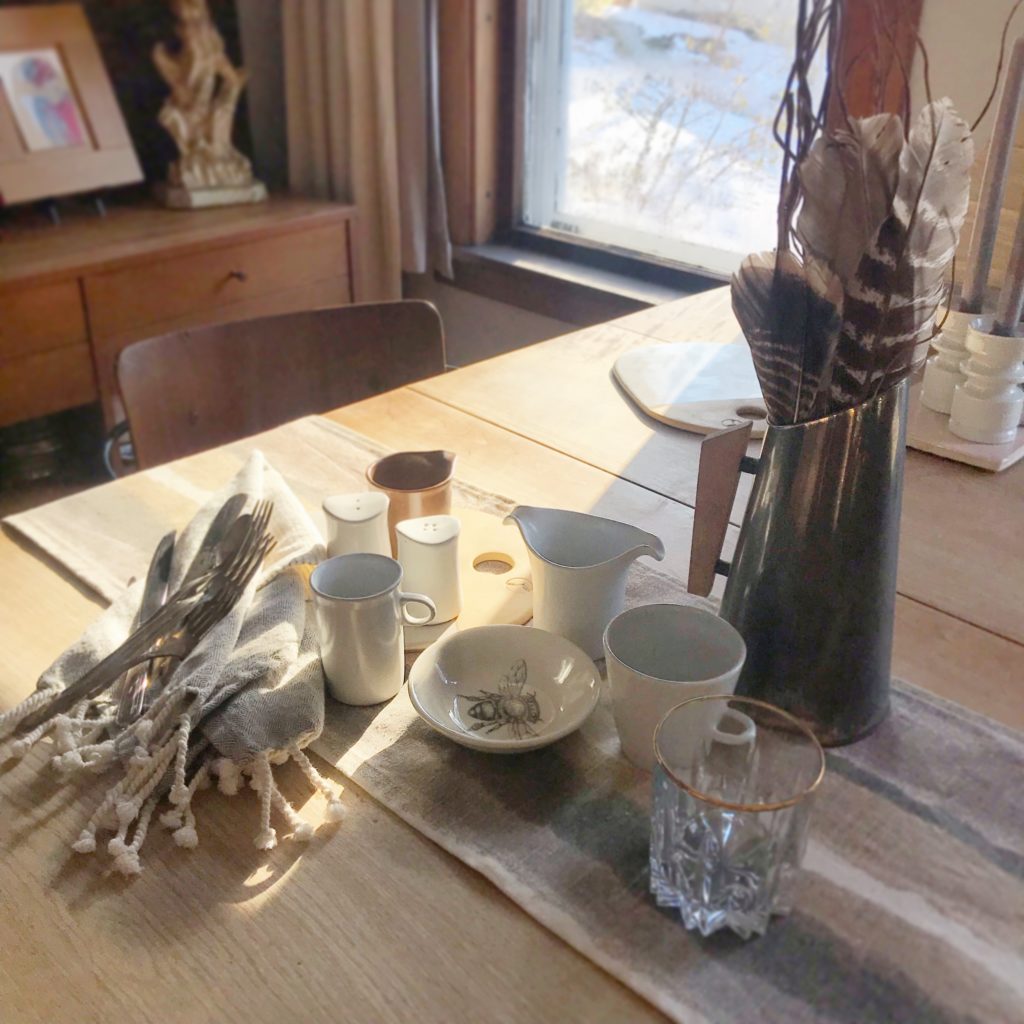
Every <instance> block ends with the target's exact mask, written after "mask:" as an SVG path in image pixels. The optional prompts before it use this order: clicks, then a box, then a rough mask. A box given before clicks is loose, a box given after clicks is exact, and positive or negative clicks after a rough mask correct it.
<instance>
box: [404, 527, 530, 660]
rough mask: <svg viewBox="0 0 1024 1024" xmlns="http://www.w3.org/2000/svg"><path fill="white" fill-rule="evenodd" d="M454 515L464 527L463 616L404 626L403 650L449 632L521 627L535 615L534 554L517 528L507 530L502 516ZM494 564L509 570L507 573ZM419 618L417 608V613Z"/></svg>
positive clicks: (414, 648) (420, 646)
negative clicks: (532, 570) (496, 569)
mask: <svg viewBox="0 0 1024 1024" xmlns="http://www.w3.org/2000/svg"><path fill="white" fill-rule="evenodd" d="M452 515H453V516H457V517H458V519H459V522H460V523H461V524H462V532H461V533H460V534H459V576H460V578H461V580H462V614H461V615H459V617H458V618H457V619H456V620H455V622H448V623H441V624H440V625H436V626H434V625H429V626H406V627H405V649H406V650H407V651H422V650H423V649H424V648H426V647H429V646H430V645H431V644H432V643H433V642H434V641H435V640H438V639H439V638H440V637H442V636H444V635H445V634H446V633H448V632H449V631H453V630H455V629H456V628H458V629H469V628H470V627H472V626H489V625H494V624H499V625H522V624H523V623H526V622H529V621H530V619H531V618H532V617H533V583H532V580H531V576H530V556H529V554H528V553H527V550H526V545H525V544H524V543H523V538H522V535H521V534H520V532H519V527H518V526H516V525H515V523H509V524H508V525H507V526H506V525H505V524H504V523H503V522H502V520H501V519H500V518H499V517H498V516H492V515H489V514H488V513H486V512H478V511H476V510H475V509H468V508H455V509H452ZM495 563H502V564H504V565H507V566H508V569H507V570H505V571H504V572H493V571H492V572H488V571H484V570H482V569H481V568H479V567H480V566H481V565H483V566H484V567H485V569H486V568H487V567H490V568H495V567H496V566H495ZM414 611H416V612H417V614H418V609H414Z"/></svg>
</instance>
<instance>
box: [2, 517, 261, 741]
mask: <svg viewBox="0 0 1024 1024" xmlns="http://www.w3.org/2000/svg"><path fill="white" fill-rule="evenodd" d="M272 510H273V505H272V504H271V503H270V502H259V503H258V504H257V506H256V508H255V509H254V510H253V513H252V517H251V519H249V522H248V523H246V524H245V528H244V536H238V535H233V536H232V541H233V543H232V547H233V548H234V550H233V552H231V554H230V555H229V556H226V557H225V558H223V559H222V561H221V563H220V565H218V566H217V568H216V569H214V570H213V571H211V572H209V573H207V574H204V575H203V576H202V577H197V578H196V579H195V580H193V581H192V582H191V583H190V584H189V585H188V586H187V587H185V588H183V589H182V590H181V591H179V592H178V593H177V594H175V596H174V598H172V599H171V600H170V601H168V603H167V604H166V605H164V606H163V608H161V609H160V611H158V612H157V613H156V614H155V615H154V616H153V617H152V618H151V619H149V620H148V621H147V622H146V623H144V624H143V625H142V626H141V627H140V628H139V629H138V630H136V631H135V632H134V633H133V634H132V635H131V636H129V637H128V639H127V640H125V642H124V643H123V644H121V646H120V647H118V648H117V650H115V651H113V652H112V653H111V654H109V655H107V657H106V658H104V659H103V660H102V661H101V662H99V664H97V665H94V666H93V667H92V668H91V669H90V670H89V671H88V672H86V674H85V675H84V676H82V677H81V678H80V679H77V680H76V681H75V682H74V683H71V684H70V685H69V686H67V687H65V688H64V689H63V690H62V691H61V692H60V693H58V694H57V695H56V696H55V697H54V698H53V700H51V701H49V702H48V703H46V704H44V705H43V706H42V707H40V708H38V709H37V710H36V711H34V712H32V714H30V715H27V716H26V717H25V718H23V719H22V720H21V722H19V723H18V726H17V727H16V729H15V733H16V734H18V735H23V734H24V733H27V732H30V731H31V730H32V729H35V728H36V727H37V726H39V725H42V724H43V723H44V722H46V721H49V719H50V718H52V717H53V716H54V715H58V714H61V713H63V712H65V711H68V710H70V709H71V708H72V707H74V706H75V705H76V704H78V703H79V702H80V701H83V700H90V699H92V698H93V697H96V696H98V695H99V694H100V693H102V692H103V691H104V690H105V689H106V688H107V687H109V686H110V685H111V683H113V682H114V681H115V680H116V679H118V678H119V677H120V676H121V674H122V673H124V672H126V671H127V670H128V669H129V668H131V667H132V666H133V665H138V664H141V663H143V662H145V661H148V660H149V659H151V658H153V657H162V656H164V655H165V654H166V655H167V656H168V657H175V658H178V659H180V658H182V657H184V656H185V654H187V653H188V651H190V650H191V649H192V647H194V646H195V644H196V643H197V642H198V640H199V638H201V637H202V635H203V633H205V632H206V631H207V630H209V629H210V627H211V626H213V625H214V624H215V623H216V622H218V621H219V620H220V619H221V618H223V617H224V616H225V615H226V614H227V613H228V611H230V609H231V607H232V606H233V605H234V603H235V602H236V601H237V600H238V598H239V597H240V596H241V594H242V592H243V591H244V590H245V587H246V586H248V584H249V581H250V580H251V579H252V577H253V576H254V575H255V574H256V572H257V570H258V569H259V567H260V565H261V564H262V562H263V559H264V558H265V557H266V555H267V553H268V552H269V551H270V549H271V548H272V547H273V546H274V540H273V538H272V537H270V536H269V535H268V534H267V533H266V529H267V526H268V524H269V522H270V514H271V512H272ZM243 518H245V517H242V516H240V517H239V519H240V520H241V519H243ZM236 525H237V524H236ZM238 531H239V533H241V531H242V527H239V528H238ZM227 540H228V538H225V547H227V546H228V545H227ZM201 593H202V594H203V596H202V598H201V599H200V600H199V602H198V603H196V604H195V605H194V606H192V607H190V608H188V610H187V611H186V612H185V613H184V618H182V617H181V616H182V611H183V609H184V608H185V606H186V605H188V604H189V603H190V602H191V601H192V599H193V598H194V597H196V596H197V595H198V594H201ZM188 637H195V639H194V640H193V642H192V644H191V646H188V647H186V644H185V640H186V639H187V638H188ZM165 638H166V643H167V644H171V641H177V642H176V643H174V644H173V645H171V646H170V647H169V648H168V647H165V646H164V645H163V643H162V641H164V640H165ZM155 645H156V646H155ZM182 652H183V653H182Z"/></svg>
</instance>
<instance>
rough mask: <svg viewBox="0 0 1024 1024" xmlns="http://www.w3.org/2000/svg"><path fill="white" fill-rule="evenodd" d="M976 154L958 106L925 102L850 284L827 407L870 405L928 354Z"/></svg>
mask: <svg viewBox="0 0 1024 1024" xmlns="http://www.w3.org/2000/svg"><path fill="white" fill-rule="evenodd" d="M973 158H974V145H973V142H972V140H971V136H970V129H969V128H968V126H967V124H966V122H965V121H964V120H963V119H962V118H961V117H960V116H959V115H958V114H957V113H956V111H955V110H954V109H953V105H952V103H950V101H949V100H948V99H944V100H939V101H936V102H934V103H930V104H928V106H926V107H925V108H924V110H922V112H921V114H920V116H919V117H918V119H917V121H916V123H915V125H914V127H913V129H912V130H911V132H910V136H909V138H908V139H907V141H906V142H905V143H904V145H903V149H902V152H901V153H900V161H899V183H898V185H897V188H896V194H895V197H894V199H893V205H892V213H891V215H890V216H889V217H887V218H886V220H885V222H884V223H883V224H882V226H881V227H880V229H879V231H878V235H877V237H876V239H875V241H874V243H873V244H872V245H871V247H870V248H869V249H868V251H867V252H866V253H865V254H864V256H863V257H862V259H861V261H860V263H859V265H858V267H857V271H856V273H855V274H854V275H853V277H852V278H851V279H850V281H849V283H848V285H847V288H846V294H845V296H844V298H843V303H842V319H843V323H842V329H841V331H840V334H839V340H838V344H837V346H836V358H835V366H834V369H833V374H832V379H831V382H830V385H829V399H830V406H831V408H833V409H836V410H838V409H843V408H848V407H849V406H851V405H856V404H858V403H859V402H863V401H866V400H867V399H868V398H870V397H871V396H872V395H873V394H875V393H877V392H878V391H880V390H882V389H883V388H885V387H887V386H889V385H890V384H895V383H896V382H897V381H899V380H900V379H902V378H903V377H905V376H906V375H907V374H908V373H909V372H910V371H911V369H912V368H913V367H914V366H915V364H916V363H917V362H918V361H919V359H920V358H921V357H922V356H923V355H924V354H925V353H926V352H927V342H928V340H929V339H930V338H931V337H932V335H933V334H934V329H935V314H936V311H937V309H938V306H939V305H940V303H941V302H942V299H943V296H944V292H945V273H946V269H947V268H948V266H949V263H950V261H951V260H952V258H953V254H954V252H955V251H956V246H957V242H958V240H959V237H960V229H961V227H962V226H963V221H964V216H965V214H966V212H967V200H968V192H969V187H970V166H971V163H972V161H973Z"/></svg>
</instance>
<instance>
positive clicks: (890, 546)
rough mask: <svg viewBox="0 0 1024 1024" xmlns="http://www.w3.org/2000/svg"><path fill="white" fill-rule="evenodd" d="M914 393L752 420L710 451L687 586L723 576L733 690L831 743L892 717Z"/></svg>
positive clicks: (707, 584) (705, 449) (717, 438)
mask: <svg viewBox="0 0 1024 1024" xmlns="http://www.w3.org/2000/svg"><path fill="white" fill-rule="evenodd" d="M907 394H908V384H907V382H906V381H903V382H901V383H900V384H898V385H897V386H896V387H894V388H891V389H890V390H888V391H886V392H883V393H882V394H880V395H878V396H877V397H876V398H874V399H872V400H871V401H869V402H866V403H864V404H863V405H860V406H857V407H856V408H854V409H847V410H844V411H843V412H838V413H834V414H832V415H830V416H826V417H823V418H822V419H818V420H813V421H811V422H809V423H799V424H794V425H792V426H769V428H768V431H767V434H766V435H765V439H764V445H763V447H762V450H761V455H760V458H759V459H752V458H749V457H748V456H747V455H746V446H747V440H748V439H749V433H750V425H749V424H745V425H744V426H740V427H734V428H731V429H729V430H726V431H721V432H720V433H718V434H714V435H710V436H709V437H707V438H706V439H705V441H704V443H703V444H702V446H701V455H700V473H699V477H698V483H697V508H696V513H695V516H694V538H693V546H692V548H691V556H690V559H691V560H690V578H689V589H690V591H691V592H692V593H696V594H708V593H709V592H710V591H711V587H712V584H713V582H714V577H715V575H716V573H717V574H721V575H725V576H726V577H727V581H726V585H725V594H724V596H723V598H722V609H721V614H722V617H723V618H724V619H726V620H727V621H728V622H731V623H732V624H733V625H734V626H735V627H736V629H737V630H739V632H740V634H741V635H742V636H743V639H744V640H745V641H746V644H747V661H746V664H745V666H744V668H743V672H742V674H741V676H740V679H739V683H738V684H737V687H736V693H737V694H745V695H748V696H752V697H758V698H761V699H763V700H766V701H769V702H770V703H772V704H775V705H778V706H779V707H782V708H785V709H786V710H787V711H789V712H790V713H791V714H793V715H795V716H796V717H797V718H799V719H801V720H802V721H804V722H806V723H807V724H808V725H809V726H810V727H811V728H812V729H813V730H814V732H815V734H816V735H817V737H818V739H819V740H820V741H821V742H822V743H823V744H826V745H838V744H842V743H850V742H852V741H853V740H856V739H858V738H859V737H861V736H863V735H865V734H866V733H868V732H870V731H871V730H872V729H873V728H874V727H875V726H877V725H878V724H879V722H881V721H882V719H883V718H884V717H885V715H886V713H887V712H888V709H889V678H890V671H891V662H892V638H893V614H894V610H895V603H896V559H897V551H898V548H899V526H900V507H901V500H902V492H903V464H904V458H905V441H906V420H907ZM741 472H751V473H754V474H755V477H754V486H753V492H752V494H751V497H750V501H749V504H748V505H747V509H746V513H745V515H744V516H743V521H742V526H741V529H740V536H739V541H738V542H737V545H736V553H735V555H734V556H733V559H732V561H731V562H724V561H722V560H721V558H720V553H721V548H722V543H723V541H724V539H725V535H726V531H727V529H728V519H729V514H730V512H731V510H732V505H733V500H734V498H735V495H736V489H737V483H738V479H739V474H740V473H741Z"/></svg>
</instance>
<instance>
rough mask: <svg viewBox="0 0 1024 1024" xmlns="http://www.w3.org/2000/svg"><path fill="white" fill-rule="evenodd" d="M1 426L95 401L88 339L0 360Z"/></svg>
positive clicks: (94, 380) (94, 384)
mask: <svg viewBox="0 0 1024 1024" xmlns="http://www.w3.org/2000/svg"><path fill="white" fill-rule="evenodd" d="M0 381H2V382H3V387H2V388H0V426H7V425H8V424H9V423H17V422H18V421H19V420H27V419H31V418H32V417H34V416H47V415H49V414H50V413H52V412H60V411H61V410H62V409H72V408H74V407H75V406H76V405H86V404H87V403H89V402H93V401H95V400H96V397H97V391H96V379H95V377H94V375H93V367H92V354H91V352H90V350H89V345H88V343H87V342H83V343H82V344H81V345H71V346H69V347H68V348H55V349H51V350H49V351H46V352H35V353H33V354H32V355H27V356H21V357H20V358H18V359H4V360H0Z"/></svg>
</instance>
